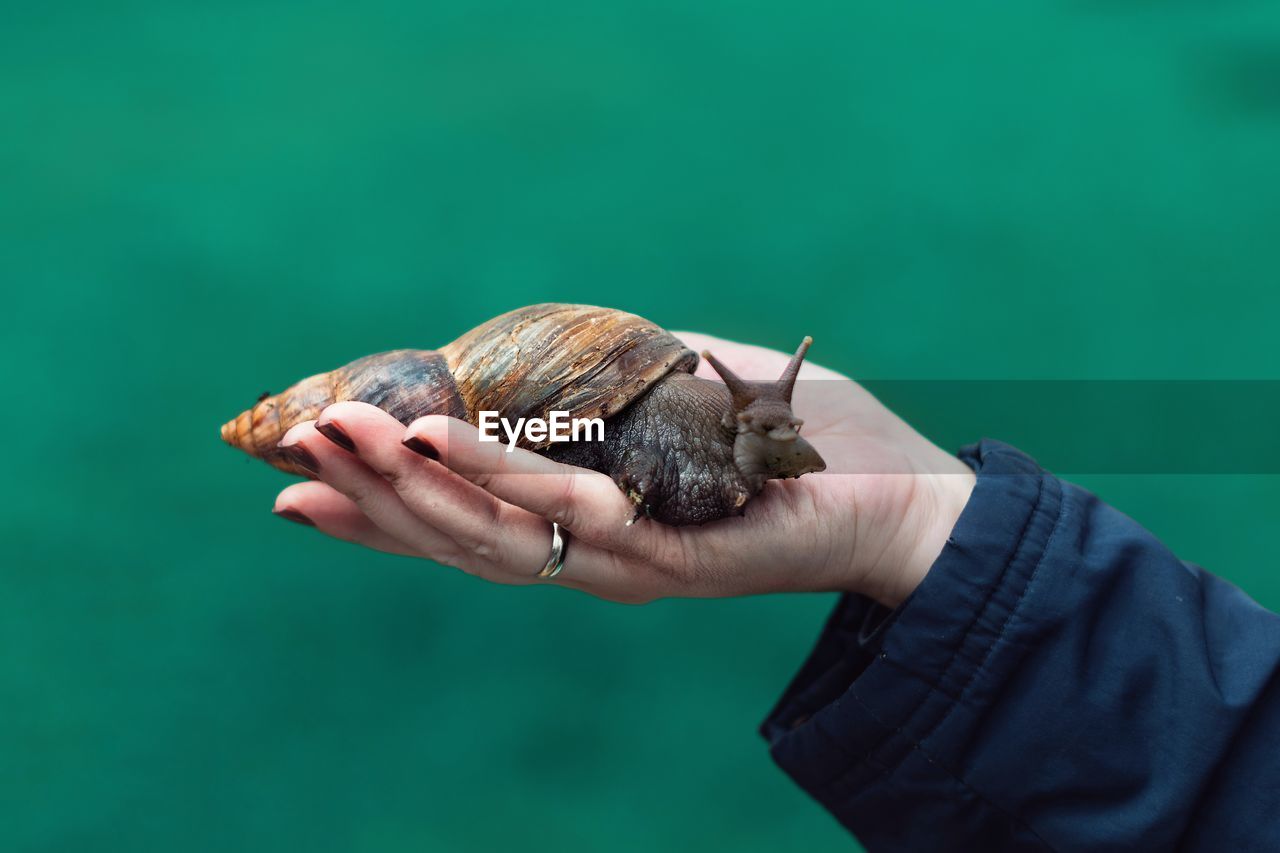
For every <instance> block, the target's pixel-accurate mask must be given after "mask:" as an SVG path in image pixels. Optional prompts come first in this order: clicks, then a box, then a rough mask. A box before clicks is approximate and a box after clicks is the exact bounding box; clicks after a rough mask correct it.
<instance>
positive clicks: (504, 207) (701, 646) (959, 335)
mask: <svg viewBox="0 0 1280 853" xmlns="http://www.w3.org/2000/svg"><path fill="white" fill-rule="evenodd" d="M0 122H2V123H0V281H2V282H3V286H4V307H3V309H2V310H0V314H2V316H3V319H2V320H0V323H2V327H3V331H4V333H3V341H2V342H0V346H2V347H3V355H4V364H5V375H6V376H7V377H8V381H9V383H10V384H9V386H8V393H7V395H6V396H7V399H8V402H9V407H8V410H7V413H6V414H5V415H4V417H3V418H0V433H2V434H3V438H4V441H5V443H6V447H7V448H8V454H7V455H6V457H5V460H4V463H3V468H4V470H5V473H6V478H5V479H6V482H7V488H6V489H5V497H4V498H3V500H4V507H3V513H2V514H0V526H2V529H3V554H2V555H0V561H3V570H2V573H0V846H2V847H3V848H4V849H5V850H13V851H28V850H39V851H46V850H48V851H62V850H66V851H72V850H74V851H81V850H95V851H96V850H116V849H119V850H140V851H151V850H155V851H170V850H192V851H206V850H208V851H223V850H233V849H234V850H255V851H256V850H277V849H306V850H343V851H348V850H350V851H394V850H488V849H518V850H522V851H529V852H530V853H533V851H543V850H605V849H608V850H623V851H631V850H635V851H641V850H655V849H681V850H694V849H728V850H739V851H746V850H770V851H771V850H785V849H800V848H801V847H804V848H813V849H816V848H819V847H833V846H847V844H848V842H847V840H846V839H847V836H846V835H845V833H844V832H843V831H842V830H841V829H840V828H839V827H838V826H837V825H836V824H835V823H834V821H832V820H831V819H830V818H828V817H827V816H826V815H825V813H823V812H822V811H821V810H820V809H819V808H818V807H817V806H816V805H814V804H813V803H812V802H810V801H809V800H808V799H806V798H805V797H804V796H803V795H802V794H801V793H800V792H799V791H798V790H797V789H795V788H794V787H793V786H792V784H791V783H790V781H789V780H788V779H786V778H785V777H784V776H783V775H782V774H781V773H780V772H779V771H777V770H776V769H775V768H774V767H773V766H772V764H771V762H770V761H769V759H768V756H767V754H766V751H765V748H764V745H763V743H762V742H761V741H760V740H759V739H758V737H757V736H756V735H755V733H754V727H755V725H756V724H757V722H758V721H759V719H760V718H761V717H762V716H763V714H764V713H765V712H766V711H767V709H768V707H769V706H770V704H771V703H772V702H773V700H774V699H775V697H776V696H777V694H778V693H779V692H780V691H781V690H782V688H783V686H784V684H785V682H786V680H787V679H788V678H789V677H790V675H791V673H792V672H793V671H794V669H795V668H796V667H797V666H798V665H799V663H800V662H801V660H802V658H803V656H804V654H805V653H806V651H807V650H808V648H809V646H810V643H811V641H812V639H813V637H814V636H815V634H816V632H817V631H818V628H819V626H820V623H821V620H822V618H823V617H824V616H825V614H826V612H827V610H828V609H829V607H830V604H831V599H830V598H829V597H826V596H811V597H800V596H793V597H772V598H759V599H753V600H737V601H723V602H664V603H658V604H655V605H652V606H648V607H644V608H626V607H619V606H613V605H608V604H604V603H598V602H595V601H593V600H589V599H587V598H585V597H582V596H578V595H576V594H573V593H567V592H564V591H560V590H555V589H528V588H499V587H492V586H487V585H484V584H482V583H480V582H478V581H473V580H472V579H469V578H467V577H464V576H462V575H460V574H458V573H456V572H453V571H451V570H446V569H442V568H439V567H436V566H433V565H430V564H426V563H422V562H414V561H409V560H405V559H400V558H393V557H387V556H380V555H376V554H372V553H367V552H365V551H362V550H359V549H357V548H355V547H352V546H347V545H344V544H340V543H336V542H332V541H325V540H323V539H322V538H321V537H320V536H318V535H317V534H315V533H314V532H312V531H309V530H306V529H303V528H300V527H296V526H292V525H289V524H287V523H282V522H281V521H279V520H277V519H275V518H273V517H272V516H271V514H270V512H269V510H270V507H271V503H272V498H273V496H274V493H275V491H276V490H277V489H278V488H280V487H281V486H283V485H284V484H285V483H286V478H285V477H283V476H282V475H279V474H277V473H275V472H273V471H271V470H269V469H268V468H266V467H265V466H263V465H260V464H256V463H253V462H251V461H250V460H248V459H247V458H244V457H241V456H240V455H238V454H236V453H235V452H233V451H231V450H230V449H228V448H226V447H224V446H223V445H222V444H221V443H220V442H219V441H218V439H217V427H218V425H219V424H221V423H222V422H223V421H224V420H225V419H227V418H229V417H231V416H232V415H234V414H235V413H236V412H238V411H239V410H240V409H242V408H244V407H246V406H247V405H248V404H250V403H252V401H253V399H254V397H255V396H256V395H257V394H258V393H259V392H260V391H262V390H265V389H268V388H269V389H272V390H279V389H280V388H282V387H284V386H285V385H287V384H289V383H290V382H292V381H293V380H295V379H297V378H299V377H301V376H304V375H307V374H310V373H313V372H316V371H318V370H322V369H327V368H330V367H333V366H335V365H338V364H341V363H343V362H345V361H347V360H349V359H351V358H353V357H356V356H359V355H363V354H365V353H367V352H371V351H376V350H383V349H390V348H393V347H404V346H410V347H426V346H433V345H437V344H440V343H443V342H445V341H447V340H449V339H451V338H452V337H454V336H455V335H456V334H458V333H460V332H462V331H464V330H465V329H467V328H469V327H471V326H472V325H474V324H476V323H478V322H480V321H482V320H484V319H487V318H488V317H490V316H492V315H494V314H496V313H499V312H501V311H504V310H507V309H509V308H513V307H516V306H519V305H523V304H527V303H531V302H536V301H542V300H558V301H585V302H594V303H600V304H607V305H612V306H616V307H619V308H625V309H628V310H631V311H635V312H637V313H640V314H642V315H644V316H646V317H648V318H650V319H652V320H654V321H656V322H658V323H661V324H663V325H666V326H668V327H670V328H694V329H698V330H702V331H707V332H712V333H716V334H721V335H725V336H729V337H734V338H738V339H744V340H748V341H753V342H757V343H761V344H767V345H773V346H777V347H781V348H789V347H791V346H793V345H794V343H795V341H796V339H797V337H798V336H799V335H801V334H805V333H808V334H812V335H813V336H814V337H815V338H816V341H817V344H816V345H815V348H814V351H813V355H814V358H815V360H817V361H819V362H821V363H824V364H827V365H829V366H831V367H835V368H837V369H840V370H843V371H845V372H847V373H849V374H851V375H853V376H856V377H864V378H879V379H898V378H928V379H946V378H969V377H981V378H1043V377H1050V378H1196V379H1215V378H1255V379H1256V378H1268V379H1276V378H1280V375H1278V374H1280V370H1278V367H1280V364H1278V362H1277V350H1278V345H1277V342H1276V318H1277V309H1278V308H1280V289H1278V288H1277V285H1278V284H1280V156H1278V154H1280V8H1278V7H1277V6H1276V4H1275V3H1263V2H1244V1H1243V0H1240V2H1219V3H1210V2H1193V0H1181V2H1178V0H1169V2H1164V3H1157V2H1139V0H1115V2H1106V0H1070V1H1069V2H1068V0H1062V1H1061V2H1052V3H1050V2H1031V3H1023V4H1009V3H1003V2H1001V3H996V2H985V0H980V1H979V2H977V3H965V4H955V3H952V4H945V3H920V2H909V0H908V2H900V3H885V4H872V3H860V2H859V3H848V2H842V3H834V2H832V3H818V2H799V3H786V4H779V3H757V2H748V3H743V2H735V3H726V2H710V3H696V4H691V3H660V2H659V3H655V2H646V3H630V2H606V3H567V4H540V3H528V4H513V3H502V2H490V3H462V4H424V3H404V4H397V3H390V2H369V3H363V4H331V3H323V2H310V3H301V2H263V3H236V2H224V3H190V2H188V3H175V2H149V0H137V2H108V3H103V2H95V3H76V2H61V3H52V4H36V3H21V4H20V3H15V2H3V3H0ZM942 414H945V413H942ZM1120 426H1123V425H1120ZM992 432H993V434H994V435H996V437H999V431H998V425H996V427H995V428H994V429H993V430H992ZM977 437H978V436H976V435H975V436H972V438H977ZM1204 438H1205V440H1206V441H1211V440H1213V436H1205V437H1204ZM1029 449H1030V450H1032V451H1034V450H1035V448H1029ZM1083 479H1084V481H1085V483H1086V484H1087V485H1089V486H1090V487H1092V488H1094V489H1096V490H1097V491H1099V492H1100V493H1101V494H1102V495H1103V496H1104V497H1106V498H1108V499H1109V500H1111V501H1113V502H1114V503H1115V504H1117V505H1118V506H1120V507H1121V508H1123V509H1125V510H1126V511H1127V512H1129V513H1130V514H1131V515H1133V516H1135V517H1136V518H1138V519H1139V520H1141V521H1142V522H1143V523H1145V524H1146V525H1147V526H1149V527H1150V528H1152V529H1154V530H1155V531H1156V532H1158V533H1159V534H1160V535H1162V536H1163V537H1165V538H1166V539H1167V540H1168V541H1169V542H1170V543H1171V544H1172V545H1173V546H1174V547H1175V549H1176V550H1178V551H1179V552H1180V553H1181V554H1182V555H1183V556H1184V557H1186V558H1188V559H1191V560H1195V561H1198V562H1201V563H1203V564H1204V565H1206V566H1208V567H1210V568H1212V569H1213V570H1215V571H1217V572H1219V573H1221V574H1223V575H1225V576H1227V577H1229V578H1231V579H1233V580H1235V581H1236V582H1238V583H1240V584H1241V585H1242V586H1244V588H1245V589H1246V590H1248V591H1249V592H1250V593H1252V594H1253V595H1254V596H1255V597H1257V598H1259V599H1260V600H1261V601H1262V602H1264V603H1265V604H1267V605H1269V606H1272V607H1276V606H1280V580H1277V578H1276V575H1275V572H1274V571H1273V567H1274V565H1275V555H1274V541H1273V540H1274V537H1273V536H1272V535H1270V534H1271V533H1272V531H1273V529H1274V524H1275V519H1276V515H1277V510H1278V509H1280V482H1278V478H1276V477H1264V476H1230V477H1227V476H1195V477H1192V476H1122V475H1110V476H1090V477H1086V478H1083Z"/></svg>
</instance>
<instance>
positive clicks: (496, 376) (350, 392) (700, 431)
mask: <svg viewBox="0 0 1280 853" xmlns="http://www.w3.org/2000/svg"><path fill="white" fill-rule="evenodd" d="M811 342H812V339H811V338H805V339H804V341H803V342H802V343H801V344H800V348H799V349H798V350H796V353H795V356H794V357H793V358H792V359H791V361H790V363H789V364H788V365H787V367H786V369H785V370H784V371H783V373H782V376H781V378H779V379H778V380H777V381H775V382H754V381H746V380H743V379H741V378H739V377H738V376H737V375H735V374H734V373H733V372H732V371H731V370H729V368H727V367H725V366H724V365H723V364H722V363H720V361H719V360H717V359H716V358H715V356H713V355H711V354H710V353H707V352H704V353H703V354H702V355H703V357H704V358H706V359H707V361H708V362H709V363H710V364H711V366H712V367H713V368H714V369H715V370H716V372H717V373H719V374H720V377H721V378H722V379H723V380H724V382H723V383H720V382H715V381H713V380H709V379H703V378H701V377H696V376H693V375H692V374H693V371H694V369H695V368H696V367H697V365H698V356H697V354H696V353H694V352H693V351H692V350H690V349H689V348H688V347H686V346H685V345H684V344H683V343H681V342H680V341H679V340H678V339H677V338H676V337H675V336H674V335H672V334H671V333H669V332H667V331H665V330H663V329H661V328H660V327H658V326H656V325H654V324H653V323H650V322H649V321H647V320H644V319H642V318H640V317H637V316H635V315H634V314H628V313H625V312H623V311H617V310H613V309H609V308H597V307H594V306H589V305H562V304H543V305H532V306H529V307H527V308H520V309H517V310H515V311H511V312H508V313H506V314H503V315H501V316H499V317H496V318H494V319H492V320H490V321H489V322H487V323H484V324H482V325H480V326H477V327H476V328H475V329H472V330H471V331H470V332H467V333H466V334H464V335H463V336H462V337H460V338H458V339H457V340H455V341H454V342H453V343H451V344H448V345H446V346H443V347H441V348H440V349H439V350H395V351H392V352H385V353H379V354H377V355H371V356H367V357H365V358H361V359H357V360H356V361H353V362H351V363H350V364H348V365H346V366H345V367H340V368H338V369H336V370H333V371H330V372H328V373H321V374H317V375H315V376H312V377H310V378H308V379H304V380H302V381H301V382H299V383H297V384H296V385H294V386H292V387H291V388H289V389H288V390H286V391H283V392H281V393H280V394H276V395H274V396H271V395H265V396H263V397H262V398H260V399H259V400H258V402H257V403H256V404H255V405H254V406H253V407H252V408H250V409H248V410H246V411H245V412H243V413H241V414H240V415H239V416H238V417H236V418H235V419H233V420H231V421H229V422H228V423H226V424H225V425H223V427H222V438H223V440H224V441H226V442H227V443H228V444H230V445H232V446H233V447H237V448H239V449H241V450H243V451H245V452H246V453H249V454H250V455H252V456H255V457H257V458H260V459H262V460H264V461H266V462H268V463H270V464H271V465H273V466H275V467H276V468H279V469H281V470H283V471H287V472H290V473H294V474H301V475H303V476H307V472H305V471H303V470H302V469H301V468H299V467H297V466H296V465H295V464H294V463H293V462H292V460H291V459H289V457H288V456H287V455H286V454H285V453H284V452H283V451H281V450H280V449H279V448H278V447H277V446H276V445H277V443H278V442H279V440H280V439H281V437H282V436H283V435H284V434H285V432H286V431H287V430H288V429H289V428H290V427H291V426H293V425H294V424H297V423H300V422H302V421H306V420H311V419H314V418H316V417H317V416H318V415H319V414H320V411H321V410H322V409H324V408H325V407H326V406H328V405H330V404H331V403H336V402H340V401H344V400H359V401H363V402H366V403H371V404H373V405H375V406H377V407H379V408H381V409H383V410H384V411H386V412H388V413H389V414H390V415H391V416H392V417H394V418H396V419H397V420H399V421H400V422H401V423H404V424H408V423H410V422H412V421H413V420H415V419H417V418H419V417H422V416H423V415H429V414H441V415H450V416H452V417H455V418H461V419H463V420H466V421H469V422H471V423H472V424H475V423H477V419H478V416H479V415H480V413H482V412H487V413H493V412H496V413H498V414H499V415H500V416H501V417H502V418H504V419H506V420H508V421H516V420H517V419H519V418H546V417H547V416H548V414H549V413H551V412H566V413H568V416H570V417H573V418H600V419H602V421H603V423H604V436H603V439H602V440H598V441H574V442H552V441H550V440H549V439H547V440H542V441H534V440H532V439H531V438H530V437H529V436H528V434H525V435H523V436H521V437H520V438H519V439H518V442H517V443H518V444H519V445H520V446H524V447H526V448H527V449H530V450H533V451H535V452H538V453H541V454H543V455H544V456H547V457H549V458H552V459H555V460H558V461H561V462H566V463H569V464H572V465H579V466H582V467H584V468H590V469H592V470H594V471H600V472H602V473H604V474H607V475H608V476H609V477H611V478H612V479H613V481H614V482H615V483H617V484H618V487H619V488H620V489H621V490H622V491H623V493H624V494H625V495H627V497H628V498H630V500H631V501H632V502H633V503H634V504H635V507H636V516H637V517H639V516H641V515H643V516H647V517H649V518H652V519H655V520H657V521H660V522H663V523H666V524H672V525H686V524H702V523H705V522H708V521H714V520H716V519H720V518H726V517H729V516H733V515H740V514H742V512H743V511H744V509H745V507H746V505H747V502H748V501H750V500H751V498H753V497H754V496H755V495H757V494H758V493H759V492H760V490H761V489H762V488H763V487H764V484H765V482H766V481H768V480H773V479H785V478H791V477H799V476H801V475H803V474H807V473H810V472H816V471H822V470H823V469H824V468H825V467H826V465H825V463H824V462H823V461H822V457H821V456H819V455H818V452H817V451H816V450H815V449H814V448H813V446H812V445H811V444H810V443H809V442H807V441H805V440H804V439H803V438H801V437H800V426H801V424H802V423H803V421H801V420H800V419H799V418H797V417H796V416H795V415H794V414H793V412H792V410H791V393H792V389H793V387H794V385H795V381H796V374H797V373H798V372H799V370H800V364H801V362H803V361H804V357H805V353H806V352H807V351H808V348H809V344H810V343H811ZM632 520H634V519H632Z"/></svg>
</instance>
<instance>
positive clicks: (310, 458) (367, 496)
mask: <svg viewBox="0 0 1280 853" xmlns="http://www.w3.org/2000/svg"><path fill="white" fill-rule="evenodd" d="M280 447H281V449H282V450H284V451H285V452H287V453H289V454H290V457H291V458H292V459H293V460H294V461H295V462H296V463H297V464H298V465H300V466H302V467H303V468H307V469H309V470H311V471H312V473H313V474H314V476H316V477H317V478H319V479H320V480H321V481H323V482H324V483H327V484H328V485H329V486H331V487H333V488H334V489H336V490H337V491H338V492H340V493H342V494H343V495H345V496H346V497H347V498H349V499H350V500H351V501H352V502H353V503H354V504H355V505H356V506H357V507H358V508H359V509H360V511H361V512H362V513H363V514H364V515H365V516H367V517H368V518H369V520H370V521H372V522H373V523H374V524H375V525H376V526H377V527H378V528H380V529H381V530H383V531H384V532H385V533H386V534H387V535H389V536H390V537H392V538H393V539H396V540H398V541H399V542H402V543H404V544H405V545H407V546H409V547H410V548H412V549H413V550H415V551H417V552H419V553H421V554H423V555H424V556H427V557H430V558H431V559H432V560H435V561H436V562H438V563H444V564H446V565H450V566H455V567H457V568H460V569H463V570H464V571H471V570H472V569H473V568H474V566H473V564H472V562H471V560H470V559H469V555H468V554H467V553H466V551H465V550H464V549H462V548H460V547H459V546H458V543H457V542H455V541H453V540H452V539H451V538H449V537H448V536H447V535H445V534H444V533H442V532H440V531H439V530H436V529H435V528H433V527H432V526H431V525H430V524H429V523H427V522H425V521H423V520H422V519H421V518H419V517H418V516H417V515H415V514H414V513H413V512H412V511H411V510H410V509H409V508H408V507H406V506H405V505H404V502H403V501H401V500H400V496H399V495H398V494H397V493H396V491H395V489H393V488H392V487H391V484H390V483H388V482H387V481H386V480H384V479H383V478H382V477H380V476H379V475H378V474H377V472H375V471H373V470H372V469H371V468H369V466H367V465H365V464H364V463H363V462H361V461H360V460H359V459H357V458H356V457H355V456H353V455H352V454H351V453H348V452H347V451H345V450H343V449H342V448H340V447H338V445H336V444H335V443H333V442H332V441H331V440H330V439H328V438H326V437H324V436H322V435H321V434H320V433H319V432H317V431H316V428H315V422H314V421H305V422H303V423H300V424H297V425H295V426H294V427H292V428H291V429H290V430H289V431H288V432H287V433H285V435H284V438H283V439H281V441H280Z"/></svg>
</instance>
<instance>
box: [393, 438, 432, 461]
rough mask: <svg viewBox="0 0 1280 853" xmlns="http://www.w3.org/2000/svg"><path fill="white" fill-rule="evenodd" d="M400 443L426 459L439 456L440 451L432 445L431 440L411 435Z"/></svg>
mask: <svg viewBox="0 0 1280 853" xmlns="http://www.w3.org/2000/svg"><path fill="white" fill-rule="evenodd" d="M400 443H401V444H403V445H404V446H405V447H407V448H409V449H410V450H412V451H413V452H414V453H416V454H418V455H419V456H425V457H427V458H428V459H439V458H440V451H438V450H436V449H435V448H434V447H432V446H431V442H429V441H426V440H424V439H421V438H418V437H417V436H416V435H411V436H409V437H408V438H406V439H405V440H404V441H402V442H400Z"/></svg>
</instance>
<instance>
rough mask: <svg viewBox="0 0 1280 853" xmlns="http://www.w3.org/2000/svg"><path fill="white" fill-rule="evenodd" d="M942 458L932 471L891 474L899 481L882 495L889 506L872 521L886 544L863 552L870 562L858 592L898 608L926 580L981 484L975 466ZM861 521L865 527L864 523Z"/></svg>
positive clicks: (872, 537) (873, 537) (870, 537)
mask: <svg viewBox="0 0 1280 853" xmlns="http://www.w3.org/2000/svg"><path fill="white" fill-rule="evenodd" d="M938 454H939V457H940V458H937V459H935V460H932V464H931V465H930V466H929V470H928V471H927V472H924V473H916V474H893V475H887V476H888V477H891V478H892V479H893V480H894V482H893V484H892V488H888V489H884V490H880V491H882V493H883V494H886V495H888V496H889V497H888V499H887V501H886V507H884V508H881V509H879V510H878V511H877V512H875V513H872V516H873V517H872V518H871V519H869V521H870V522H871V524H872V525H874V527H875V528H876V529H875V531H874V534H869V535H868V536H867V537H866V539H868V540H871V541H875V540H876V539H879V540H880V542H882V543H883V544H881V545H880V546H879V547H878V548H875V549H872V550H871V553H869V554H865V552H863V551H862V549H861V548H859V552H860V553H863V554H864V555H865V556H866V557H867V558H868V559H867V562H866V563H864V565H863V567H862V571H861V572H860V573H859V583H858V584H857V588H856V589H855V590H854V591H856V592H859V593H861V594H863V595H866V596H867V597H869V598H871V599H874V600H875V601H878V602H880V603H881V604H883V605H885V606H886V607H890V608H894V607H897V606H898V605H899V604H901V603H902V602H903V601H905V600H906V598H907V597H908V596H909V595H911V593H912V592H914V591H915V588H916V587H917V586H919V585H920V582H921V581H923V580H924V578H925V575H927V574H928V573H929V569H930V568H931V567H932V566H933V564H934V562H935V561H936V560H937V559H938V556H939V555H940V554H941V553H942V549H943V548H944V547H945V546H946V544H947V539H948V538H949V537H950V535H951V531H952V530H953V529H954V528H955V525H956V522H957V521H958V520H959V518H960V514H961V513H962V512H963V511H964V508H965V505H966V504H967V503H968V502H969V496H970V495H971V494H972V493H973V487H974V484H975V483H976V482H977V477H976V475H975V474H974V473H973V471H972V469H970V468H969V466H967V465H965V464H964V463H963V462H961V461H960V460H959V459H956V458H955V457H954V456H950V455H947V454H943V453H942V451H940V450H939V451H938ZM876 516H878V518H877V517H876ZM858 521H859V523H858V524H857V525H856V526H857V527H859V528H862V527H863V526H864V525H863V523H862V522H863V519H861V518H859V520H858Z"/></svg>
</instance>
